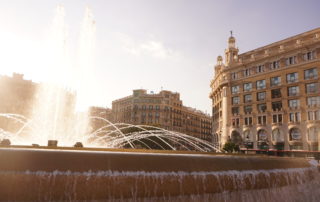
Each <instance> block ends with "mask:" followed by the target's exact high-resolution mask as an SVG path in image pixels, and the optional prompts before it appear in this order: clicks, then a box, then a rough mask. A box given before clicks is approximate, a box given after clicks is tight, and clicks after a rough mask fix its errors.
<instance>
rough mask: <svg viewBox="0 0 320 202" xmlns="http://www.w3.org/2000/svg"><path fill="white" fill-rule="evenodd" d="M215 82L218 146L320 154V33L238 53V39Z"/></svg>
mask: <svg viewBox="0 0 320 202" xmlns="http://www.w3.org/2000/svg"><path fill="white" fill-rule="evenodd" d="M214 72H215V74H214V77H213V79H212V81H211V84H210V86H211V93H210V98H211V99H212V121H213V125H212V127H213V134H214V135H213V136H214V140H215V142H217V143H219V144H220V146H221V147H223V145H224V144H225V143H226V141H233V142H234V143H236V144H238V145H240V146H243V147H247V148H254V149H259V148H260V149H266V148H269V149H281V150H283V149H285V150H309V151H319V146H320V144H319V140H320V137H319V136H320V80H319V76H320V73H319V72H320V28H317V29H314V30H311V31H308V32H305V33H302V34H299V35H296V36H292V37H289V38H287V39H284V40H281V41H278V42H275V43H272V44H270V45H266V46H263V47H260V48H257V49H254V50H252V51H248V52H245V53H242V54H239V49H238V48H237V47H236V39H235V37H234V36H232V35H231V37H230V38H229V40H228V47H227V49H226V50H225V57H224V59H223V57H222V56H218V58H217V64H216V66H215V68H214Z"/></svg>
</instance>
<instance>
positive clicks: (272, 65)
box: [270, 60, 280, 69]
mask: <svg viewBox="0 0 320 202" xmlns="http://www.w3.org/2000/svg"><path fill="white" fill-rule="evenodd" d="M279 67H280V61H279V60H276V61H273V62H271V63H270V69H278V68H279Z"/></svg>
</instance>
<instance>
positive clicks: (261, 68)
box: [257, 65, 264, 73]
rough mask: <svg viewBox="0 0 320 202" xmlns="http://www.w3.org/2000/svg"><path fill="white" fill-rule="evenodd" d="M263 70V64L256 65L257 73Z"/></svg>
mask: <svg viewBox="0 0 320 202" xmlns="http://www.w3.org/2000/svg"><path fill="white" fill-rule="evenodd" d="M261 72H264V65H258V66H257V73H261Z"/></svg>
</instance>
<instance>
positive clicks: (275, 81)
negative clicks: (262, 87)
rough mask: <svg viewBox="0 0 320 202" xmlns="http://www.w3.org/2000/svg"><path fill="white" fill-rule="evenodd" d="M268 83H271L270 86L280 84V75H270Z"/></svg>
mask: <svg viewBox="0 0 320 202" xmlns="http://www.w3.org/2000/svg"><path fill="white" fill-rule="evenodd" d="M270 84H271V87H272V86H279V85H281V77H280V76H276V77H272V78H271V79H270Z"/></svg>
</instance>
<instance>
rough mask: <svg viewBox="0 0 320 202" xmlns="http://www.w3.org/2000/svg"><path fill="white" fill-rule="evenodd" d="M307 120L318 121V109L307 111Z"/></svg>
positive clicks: (319, 113) (319, 115)
mask: <svg viewBox="0 0 320 202" xmlns="http://www.w3.org/2000/svg"><path fill="white" fill-rule="evenodd" d="M308 120H309V121H315V120H316V121H319V120H320V110H316V111H309V112H308Z"/></svg>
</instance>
